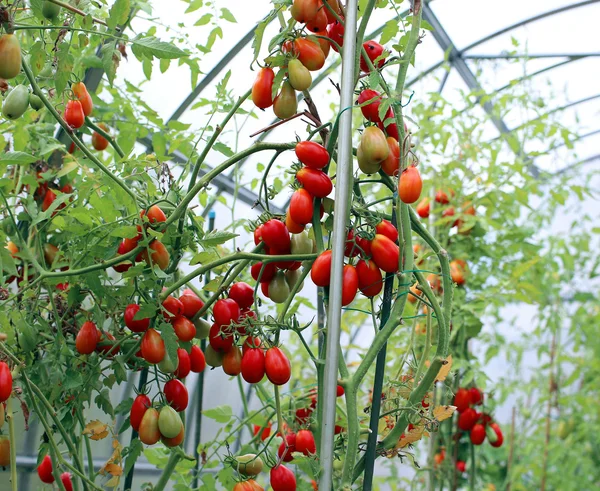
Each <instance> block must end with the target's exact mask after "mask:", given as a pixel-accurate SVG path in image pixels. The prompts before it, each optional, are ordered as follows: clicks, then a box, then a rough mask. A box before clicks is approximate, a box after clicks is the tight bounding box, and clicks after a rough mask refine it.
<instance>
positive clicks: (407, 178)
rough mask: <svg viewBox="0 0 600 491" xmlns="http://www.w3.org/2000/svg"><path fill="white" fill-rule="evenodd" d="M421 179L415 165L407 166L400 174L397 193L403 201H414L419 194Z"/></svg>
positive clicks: (421, 185)
mask: <svg viewBox="0 0 600 491" xmlns="http://www.w3.org/2000/svg"><path fill="white" fill-rule="evenodd" d="M422 189H423V180H422V179H421V174H419V170H418V169H417V168H416V167H413V166H411V167H408V168H407V169H404V170H403V171H402V174H400V179H399V181H398V194H399V196H400V199H401V200H402V202H403V203H409V204H410V203H414V202H415V201H417V200H418V199H419V197H420V196H421V190H422Z"/></svg>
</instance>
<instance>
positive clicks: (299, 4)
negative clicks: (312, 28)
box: [290, 0, 321, 23]
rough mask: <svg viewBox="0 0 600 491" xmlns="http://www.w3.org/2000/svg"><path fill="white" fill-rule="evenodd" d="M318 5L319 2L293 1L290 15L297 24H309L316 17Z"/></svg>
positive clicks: (312, 0) (317, 0) (314, 0)
mask: <svg viewBox="0 0 600 491" xmlns="http://www.w3.org/2000/svg"><path fill="white" fill-rule="evenodd" d="M320 3H321V2H320V1H319V0H294V3H293V4H292V8H291V9H290V14H291V15H292V17H293V18H294V20H297V21H298V22H302V23H305V22H310V21H311V20H313V19H314V18H315V17H316V16H317V13H318V11H319V7H320V5H319V4H320Z"/></svg>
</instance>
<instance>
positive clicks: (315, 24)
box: [306, 1, 327, 34]
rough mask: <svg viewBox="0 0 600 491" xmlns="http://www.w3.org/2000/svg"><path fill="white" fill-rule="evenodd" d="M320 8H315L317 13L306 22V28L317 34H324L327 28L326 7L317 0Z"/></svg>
mask: <svg viewBox="0 0 600 491" xmlns="http://www.w3.org/2000/svg"><path fill="white" fill-rule="evenodd" d="M318 3H319V4H320V8H319V9H318V10H317V15H316V16H315V17H314V18H313V19H312V20H309V21H308V22H306V28H307V29H308V30H309V31H311V32H314V33H317V34H325V31H326V30H327V13H326V10H327V9H326V8H325V7H324V6H323V5H322V3H321V2H320V1H319V2H318Z"/></svg>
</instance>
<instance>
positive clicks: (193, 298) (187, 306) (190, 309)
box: [179, 293, 204, 319]
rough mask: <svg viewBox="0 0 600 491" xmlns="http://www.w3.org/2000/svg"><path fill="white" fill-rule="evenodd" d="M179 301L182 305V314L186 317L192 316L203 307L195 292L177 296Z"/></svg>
mask: <svg viewBox="0 0 600 491" xmlns="http://www.w3.org/2000/svg"><path fill="white" fill-rule="evenodd" d="M179 301H180V302H181V305H183V310H182V314H183V315H185V316H186V317H187V318H188V319H191V318H192V317H194V316H195V315H196V314H197V313H198V312H199V311H200V309H201V308H202V307H204V302H203V301H202V299H201V298H200V297H199V296H198V295H196V294H195V293H193V294H190V293H185V294H183V295H181V296H180V297H179Z"/></svg>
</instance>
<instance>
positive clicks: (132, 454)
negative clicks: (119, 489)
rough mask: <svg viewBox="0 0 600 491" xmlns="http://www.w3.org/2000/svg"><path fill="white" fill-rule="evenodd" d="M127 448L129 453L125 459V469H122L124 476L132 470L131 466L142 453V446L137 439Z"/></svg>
mask: <svg viewBox="0 0 600 491" xmlns="http://www.w3.org/2000/svg"><path fill="white" fill-rule="evenodd" d="M128 448H129V452H128V453H127V458H126V459H125V468H124V469H123V474H124V475H127V474H128V473H129V471H130V470H131V469H133V466H134V465H135V463H136V461H137V460H138V458H139V457H140V455H142V452H143V451H144V446H143V445H142V442H141V441H140V440H139V439H137V438H136V439H135V440H133V441H132V442H131V445H129V447H128Z"/></svg>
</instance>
